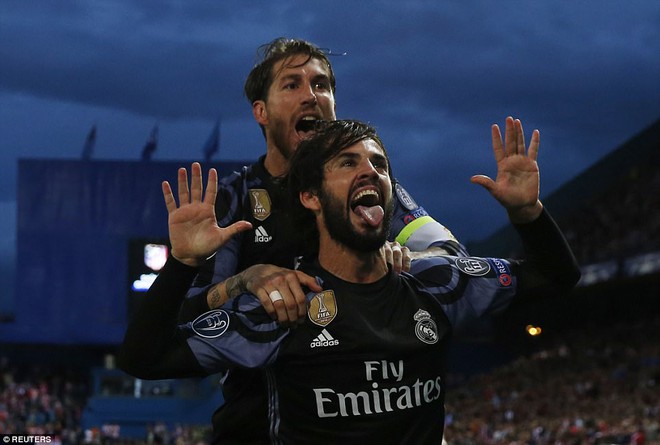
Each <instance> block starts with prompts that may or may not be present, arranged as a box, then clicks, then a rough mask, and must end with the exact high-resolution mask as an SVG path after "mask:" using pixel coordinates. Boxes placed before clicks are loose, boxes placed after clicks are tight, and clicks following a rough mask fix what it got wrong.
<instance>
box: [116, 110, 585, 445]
mask: <svg viewBox="0 0 660 445" xmlns="http://www.w3.org/2000/svg"><path fill="white" fill-rule="evenodd" d="M506 127H507V131H506V137H505V141H504V143H503V142H502V140H501V136H500V132H499V128H498V127H497V126H493V150H494V153H495V158H496V161H497V165H498V169H497V170H498V174H497V178H496V179H495V180H492V179H490V178H488V177H485V176H474V177H473V178H472V182H473V183H476V184H480V185H482V186H483V187H485V188H486V189H487V190H488V191H489V192H490V193H491V194H492V196H493V197H495V198H496V199H497V200H498V201H499V202H500V203H501V204H502V206H503V207H504V208H505V209H506V211H507V213H508V215H509V218H510V220H511V222H512V223H513V224H514V226H515V228H516V229H517V231H518V233H519V234H520V236H521V238H522V241H523V245H524V246H525V251H526V259H524V260H507V259H502V258H466V257H455V256H437V257H429V258H424V259H419V260H416V261H413V264H412V267H411V271H410V273H406V272H403V273H396V272H395V271H393V270H392V267H391V266H390V265H388V263H387V260H386V257H385V255H384V253H383V251H382V249H381V248H380V247H381V246H382V244H383V243H384V242H385V240H386V238H387V234H388V229H387V224H388V223H389V219H390V216H391V208H392V201H393V182H392V177H391V170H390V166H389V160H388V157H387V154H386V152H385V148H384V147H383V144H382V142H381V141H380V139H379V138H378V136H377V135H376V133H375V131H374V130H373V128H371V127H369V126H368V125H365V124H362V123H359V122H355V121H336V122H329V123H327V124H326V125H324V128H323V129H321V130H320V131H319V132H318V133H317V134H316V135H315V136H314V137H313V138H311V139H310V140H308V141H305V142H303V143H302V144H301V145H300V147H299V148H298V150H297V152H296V154H295V155H294V157H293V159H292V163H291V170H290V172H289V190H290V193H291V196H292V198H295V201H294V202H295V206H294V207H293V208H294V210H295V212H296V213H297V215H299V218H298V219H297V221H298V224H302V225H300V226H297V227H298V229H300V230H306V229H307V228H309V222H310V221H314V226H315V227H316V230H315V232H314V231H306V234H305V235H304V238H305V239H306V240H307V241H308V242H310V244H311V247H312V250H316V251H317V255H315V256H312V257H309V258H307V259H305V260H304V261H303V262H302V264H301V266H300V271H296V272H295V273H301V274H302V273H303V272H304V273H306V274H308V275H310V276H313V277H314V278H315V281H316V282H317V283H318V285H319V286H320V287H322V289H321V290H320V291H317V290H311V291H309V292H307V293H306V301H307V302H308V310H307V313H306V318H305V319H304V322H303V323H302V324H299V325H298V326H296V327H295V328H290V327H286V326H283V325H282V324H279V323H277V321H275V320H273V319H272V318H271V317H269V316H268V314H267V312H266V311H265V309H264V308H263V307H262V305H261V303H260V301H259V299H258V298H257V297H256V296H254V295H252V294H249V293H244V294H241V295H239V296H237V297H235V298H234V299H232V300H230V301H229V302H226V303H225V304H224V305H223V306H221V307H220V308H219V309H217V310H212V311H209V312H208V313H207V314H205V315H204V316H203V317H201V318H199V319H197V320H196V321H194V322H191V323H187V324H185V325H182V326H178V325H177V323H176V317H177V313H178V310H179V306H180V305H181V302H182V301H183V299H184V295H185V292H186V290H187V288H188V286H189V284H190V283H191V281H192V280H193V278H194V276H195V274H196V273H197V271H198V267H199V266H200V265H201V264H203V262H204V259H205V258H206V257H207V256H208V255H209V254H211V253H212V252H213V251H214V250H215V249H216V248H217V247H219V246H221V245H223V244H225V243H227V242H228V240H230V239H231V238H232V237H234V236H236V234H238V233H244V232H245V231H246V230H249V229H250V228H251V225H250V224H249V223H248V222H246V221H239V222H236V223H234V224H232V225H230V226H228V227H226V228H221V227H219V226H218V225H217V223H216V220H215V212H214V208H213V207H214V206H213V203H214V202H215V197H216V193H217V174H216V172H215V171H214V170H210V172H209V179H208V183H207V187H206V194H205V195H204V192H203V188H202V174H201V167H200V166H199V164H193V167H192V182H191V189H190V190H189V188H188V181H187V173H186V171H185V169H181V170H180V172H179V180H178V189H179V193H178V196H179V204H178V205H177V203H176V200H175V199H174V196H173V194H172V189H171V188H170V186H169V184H167V183H164V184H163V195H164V198H165V202H166V206H167V209H168V214H169V228H170V240H171V243H172V256H171V257H170V258H169V259H168V262H167V264H166V265H165V267H164V268H163V269H162V271H161V273H160V274H159V277H158V278H157V280H156V282H155V283H154V284H153V286H152V287H151V289H150V290H149V292H148V294H147V296H146V298H145V299H144V302H143V304H142V306H141V307H140V309H139V310H138V312H137V314H136V317H135V319H134V320H133V321H132V322H131V324H130V326H129V329H128V331H127V333H126V337H125V339H124V342H123V344H122V347H121V351H120V355H119V364H120V366H121V367H122V368H123V369H124V370H125V371H127V372H129V373H130V374H133V375H135V376H137V377H140V378H175V377H190V376H201V375H207V374H211V373H214V372H217V371H218V370H223V369H225V368H227V367H230V366H241V367H247V368H252V369H255V370H257V371H258V372H259V373H261V374H262V375H263V376H264V379H265V380H266V381H267V382H268V396H269V398H268V401H269V410H268V414H267V422H268V425H269V434H270V443H329V444H336V443H346V444H351V443H356V444H357V443H359V444H363V443H365V441H369V442H370V443H415V444H427V443H428V444H437V443H440V442H441V441H442V437H443V428H444V426H443V421H442V419H444V397H445V391H446V389H447V388H446V387H447V385H446V380H445V375H446V370H447V349H448V342H449V339H450V337H451V333H452V331H453V330H454V329H456V328H457V327H459V326H461V325H464V324H466V323H469V322H470V320H472V319H474V318H481V317H484V316H487V315H489V314H492V313H494V312H497V311H500V310H502V309H503V308H505V307H506V306H507V305H508V304H509V303H510V302H511V301H512V299H513V298H522V297H527V298H530V297H533V296H534V295H538V294H539V293H543V294H547V293H548V292H552V293H553V294H554V295H560V294H562V293H564V292H567V291H568V290H569V289H571V288H572V287H573V286H574V285H575V283H576V282H577V280H578V279H579V269H578V267H577V264H576V261H575V258H574V257H573V255H572V253H571V251H570V249H569V247H568V244H567V243H566V241H565V239H564V238H563V236H562V234H561V232H560V231H559V229H558V228H557V226H556V225H555V224H554V222H553V220H552V219H551V217H550V216H549V214H548V213H547V212H546V210H545V209H544V208H543V205H542V204H541V202H540V201H539V171H538V166H537V163H536V158H537V154H538V148H539V134H538V132H537V131H535V132H534V133H533V136H532V138H531V142H530V147H529V150H527V149H526V147H525V142H524V135H523V131H522V125H521V124H520V121H518V120H515V121H514V120H513V119H512V118H507V121H506ZM261 420H262V419H259V418H257V416H256V415H255V416H254V418H253V419H251V421H252V422H255V424H257V423H259V422H260V421H261ZM222 440H223V438H222V437H216V441H218V442H222Z"/></svg>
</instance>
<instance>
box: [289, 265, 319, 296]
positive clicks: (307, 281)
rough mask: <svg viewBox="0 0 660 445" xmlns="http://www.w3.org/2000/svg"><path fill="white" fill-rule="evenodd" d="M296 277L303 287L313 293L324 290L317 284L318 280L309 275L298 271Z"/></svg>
mask: <svg viewBox="0 0 660 445" xmlns="http://www.w3.org/2000/svg"><path fill="white" fill-rule="evenodd" d="M295 272H296V275H297V276H298V281H300V284H302V285H303V286H307V287H308V288H309V289H310V290H311V291H313V292H321V291H322V290H323V288H322V287H321V286H319V283H317V282H316V278H314V277H311V276H309V275H307V274H306V273H304V272H301V271H299V270H296V271H295Z"/></svg>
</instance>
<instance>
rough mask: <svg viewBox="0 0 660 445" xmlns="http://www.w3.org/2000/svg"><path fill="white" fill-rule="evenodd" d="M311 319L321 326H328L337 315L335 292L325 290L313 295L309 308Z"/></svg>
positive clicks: (308, 312)
mask: <svg viewBox="0 0 660 445" xmlns="http://www.w3.org/2000/svg"><path fill="white" fill-rule="evenodd" d="M307 316H308V317H309V319H310V321H311V322H312V323H314V324H316V325H319V326H327V325H328V324H330V322H331V321H332V320H334V319H335V317H336V316H337V300H336V299H335V293H334V291H331V290H325V291H323V292H320V293H318V294H316V295H314V296H313V297H312V299H311V300H310V302H309V309H307Z"/></svg>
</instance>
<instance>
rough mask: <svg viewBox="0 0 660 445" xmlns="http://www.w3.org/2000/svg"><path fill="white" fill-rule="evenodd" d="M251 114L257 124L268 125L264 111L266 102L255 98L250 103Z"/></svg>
mask: <svg viewBox="0 0 660 445" xmlns="http://www.w3.org/2000/svg"><path fill="white" fill-rule="evenodd" d="M252 116H254V120H256V121H257V123H258V124H259V125H268V112H267V111H266V102H264V101H263V100H255V101H254V102H253V103H252Z"/></svg>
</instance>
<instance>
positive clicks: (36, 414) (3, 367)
mask: <svg viewBox="0 0 660 445" xmlns="http://www.w3.org/2000/svg"><path fill="white" fill-rule="evenodd" d="M88 382H89V379H88V375H87V374H85V373H81V372H80V371H77V370H76V371H74V370H72V369H64V368H60V367H55V366H50V365H48V364H44V365H33V364H21V365H17V364H16V363H12V360H10V359H9V358H8V357H0V434H28V435H54V436H55V437H57V438H58V439H59V440H61V441H62V442H63V443H64V442H66V443H79V442H80V438H81V437H82V432H81V431H80V418H81V415H82V410H83V407H84V405H85V400H86V399H87V397H88V395H89V387H88Z"/></svg>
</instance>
